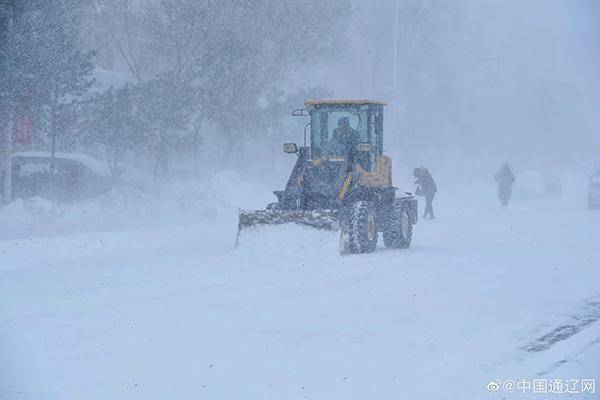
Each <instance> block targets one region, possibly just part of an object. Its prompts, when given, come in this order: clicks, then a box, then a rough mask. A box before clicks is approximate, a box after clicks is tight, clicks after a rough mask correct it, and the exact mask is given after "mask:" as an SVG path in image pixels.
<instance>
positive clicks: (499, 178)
mask: <svg viewBox="0 0 600 400" xmlns="http://www.w3.org/2000/svg"><path fill="white" fill-rule="evenodd" d="M494 179H496V182H497V183H498V198H499V199H500V204H502V206H507V205H508V201H509V200H510V197H511V196H512V185H513V183H514V182H515V175H514V174H513V173H512V171H511V170H510V166H509V165H508V164H504V165H503V166H502V168H500V171H498V172H497V173H496V175H495V176H494Z"/></svg>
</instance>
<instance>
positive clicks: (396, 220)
mask: <svg viewBox="0 0 600 400" xmlns="http://www.w3.org/2000/svg"><path fill="white" fill-rule="evenodd" d="M412 228H413V227H412V224H411V223H410V217H409V215H408V210H406V209H405V207H404V206H403V204H402V202H400V201H398V200H396V201H394V203H393V204H392V208H391V210H390V212H389V214H388V217H387V221H385V224H384V226H383V243H384V244H385V247H388V248H392V249H406V248H408V247H410V242H411V241H412Z"/></svg>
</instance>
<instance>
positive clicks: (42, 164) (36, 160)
mask: <svg viewBox="0 0 600 400" xmlns="http://www.w3.org/2000/svg"><path fill="white" fill-rule="evenodd" d="M12 180H13V198H27V197H33V196H39V197H44V198H47V199H56V200H65V201H68V200H78V199H84V198H89V197H93V196H96V195H98V194H101V193H104V192H106V191H108V190H110V188H111V187H112V178H111V174H110V171H109V170H108V168H107V167H106V166H105V165H104V164H103V163H101V162H99V161H97V160H94V159H93V158H91V157H89V156H86V155H84V154H77V153H57V154H56V156H55V158H54V161H53V160H52V157H51V156H50V154H49V153H47V152H24V153H16V154H14V155H13V158H12Z"/></svg>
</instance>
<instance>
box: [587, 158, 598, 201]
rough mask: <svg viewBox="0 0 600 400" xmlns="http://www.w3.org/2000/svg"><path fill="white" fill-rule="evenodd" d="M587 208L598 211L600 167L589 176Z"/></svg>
mask: <svg viewBox="0 0 600 400" xmlns="http://www.w3.org/2000/svg"><path fill="white" fill-rule="evenodd" d="M588 208H590V209H600V167H598V168H596V170H595V171H594V172H593V173H592V174H591V175H590V182H589V185H588Z"/></svg>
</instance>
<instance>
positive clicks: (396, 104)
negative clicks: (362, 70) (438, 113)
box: [392, 0, 400, 129]
mask: <svg viewBox="0 0 600 400" xmlns="http://www.w3.org/2000/svg"><path fill="white" fill-rule="evenodd" d="M399 10H400V0H395V3H394V71H393V79H392V104H393V107H394V111H393V112H394V114H393V118H392V122H393V125H394V126H393V129H398V128H399V126H398V125H399V123H398V121H399V119H400V101H398V31H399V26H398V25H399V22H400V21H398V19H399V17H398V12H399Z"/></svg>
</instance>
